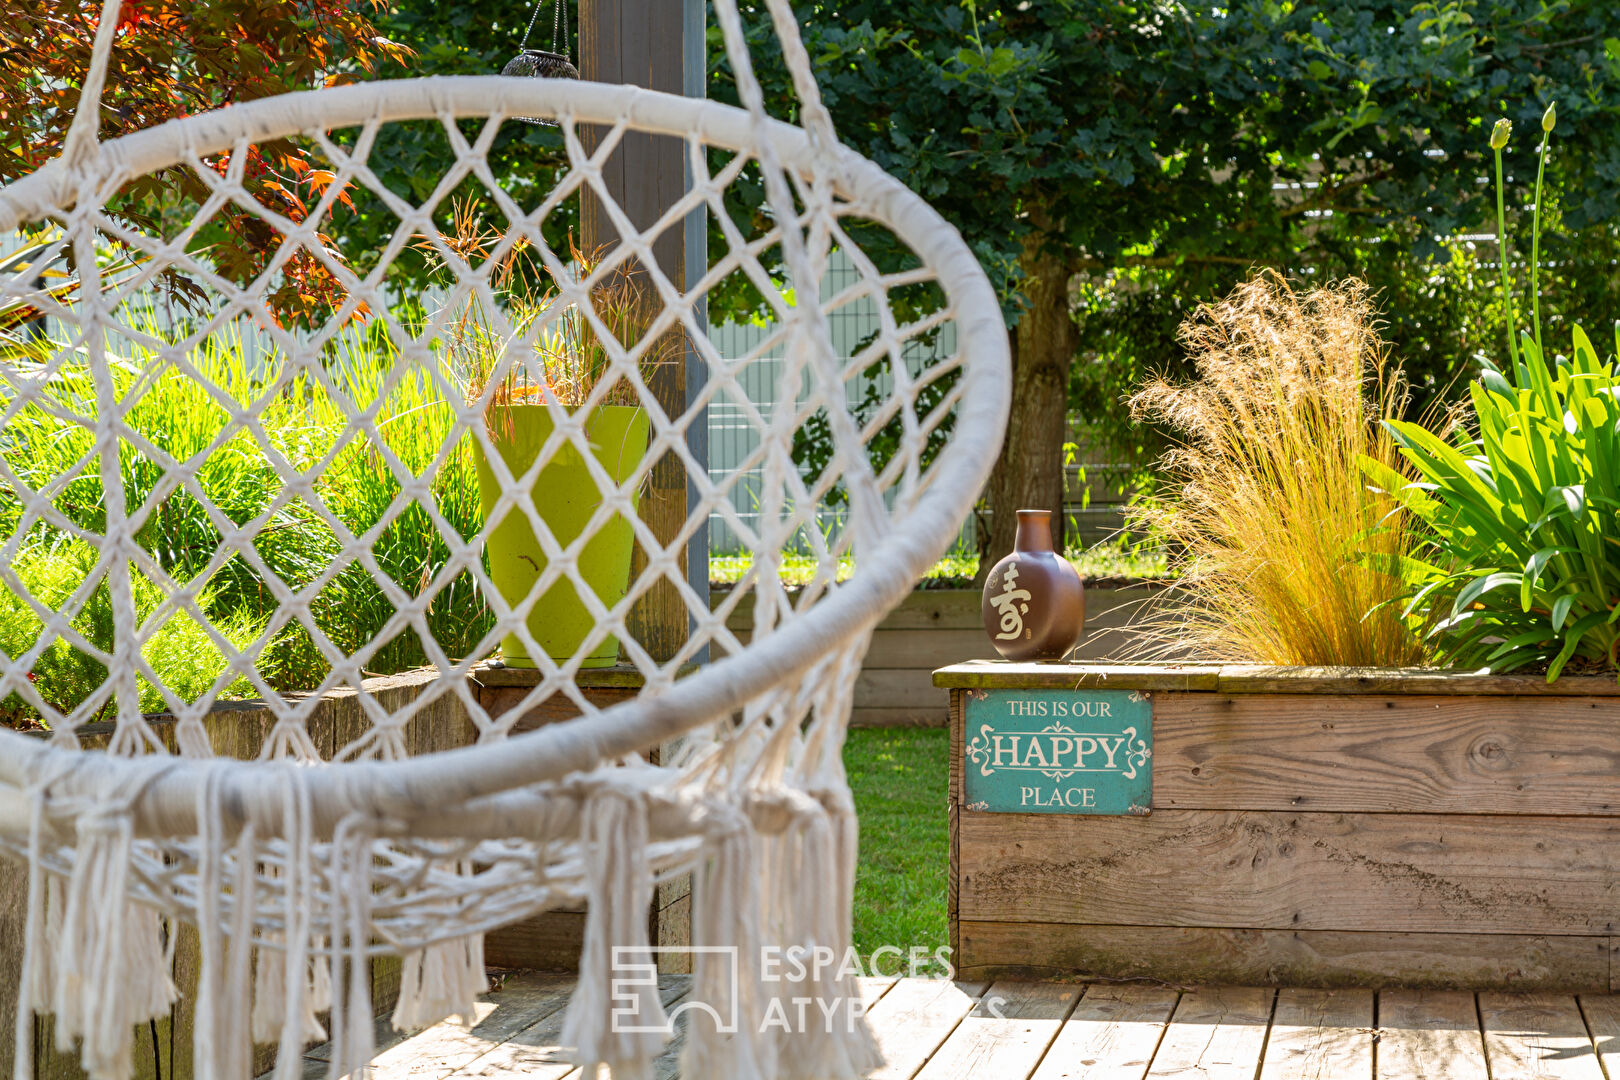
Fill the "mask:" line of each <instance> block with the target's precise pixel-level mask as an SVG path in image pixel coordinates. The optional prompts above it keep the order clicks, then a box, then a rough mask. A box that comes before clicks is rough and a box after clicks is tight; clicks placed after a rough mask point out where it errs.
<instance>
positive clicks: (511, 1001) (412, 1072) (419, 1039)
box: [306, 975, 574, 1080]
mask: <svg viewBox="0 0 1620 1080" xmlns="http://www.w3.org/2000/svg"><path fill="white" fill-rule="evenodd" d="M573 988H574V979H573V978H572V977H571V976H561V975H520V976H513V977H512V978H510V979H508V980H507V982H506V985H505V987H504V988H503V989H502V990H501V991H500V992H499V993H490V994H484V995H482V996H481V997H480V998H479V1000H478V1016H477V1021H478V1022H477V1023H476V1024H474V1025H473V1027H472V1028H470V1029H467V1028H462V1027H460V1026H459V1025H457V1024H454V1023H440V1024H435V1025H433V1026H432V1027H430V1028H427V1029H426V1030H424V1031H421V1032H418V1033H417V1034H415V1035H413V1036H411V1037H410V1038H407V1039H405V1040H403V1041H402V1042H400V1043H399V1044H398V1045H396V1046H393V1047H391V1048H389V1049H386V1050H384V1051H382V1052H381V1053H379V1054H378V1055H377V1056H376V1057H375V1058H374V1059H372V1061H373V1068H374V1070H375V1075H376V1076H377V1077H378V1078H379V1080H382V1078H384V1077H389V1078H393V1077H401V1078H403V1077H410V1078H411V1080H440V1078H442V1077H447V1076H449V1075H450V1074H451V1073H453V1072H455V1071H456V1070H457V1069H460V1068H462V1067H463V1066H465V1065H468V1064H470V1063H471V1062H473V1061H476V1060H477V1059H478V1058H479V1057H481V1056H483V1055H484V1054H487V1053H489V1052H490V1051H492V1050H493V1049H494V1048H495V1047H498V1046H500V1045H501V1044H502V1043H504V1042H506V1041H507V1040H508V1039H511V1038H512V1037H513V1036H515V1035H517V1034H518V1033H519V1032H521V1031H524V1030H526V1029H528V1028H531V1027H533V1026H534V1025H535V1024H538V1023H541V1022H543V1021H544V1020H546V1019H547V1018H548V1017H550V1016H552V1015H553V1014H555V1013H557V1012H559V1011H560V1010H562V1009H563V1008H564V1007H565V1006H566V1005H567V1004H568V995H569V994H570V993H572V992H573ZM320 1049H325V1048H324V1047H323V1048H320ZM306 1056H307V1057H313V1058H322V1057H323V1055H322V1054H321V1052H320V1050H317V1051H315V1052H312V1053H310V1054H308V1055H306Z"/></svg>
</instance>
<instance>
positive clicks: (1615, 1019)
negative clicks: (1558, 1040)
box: [1580, 994, 1620, 1080]
mask: <svg viewBox="0 0 1620 1080" xmlns="http://www.w3.org/2000/svg"><path fill="white" fill-rule="evenodd" d="M1580 1006H1581V1014H1582V1015H1583V1016H1584V1017H1585V1018H1586V1030H1587V1031H1588V1032H1589V1033H1590V1034H1591V1036H1592V1044H1593V1045H1594V1046H1595V1047H1596V1048H1597V1053H1598V1061H1599V1062H1600V1063H1601V1064H1602V1065H1603V1072H1604V1075H1606V1076H1608V1077H1609V1080H1615V1078H1616V1077H1620V994H1582V995H1581V997H1580Z"/></svg>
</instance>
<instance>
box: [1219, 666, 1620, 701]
mask: <svg viewBox="0 0 1620 1080" xmlns="http://www.w3.org/2000/svg"><path fill="white" fill-rule="evenodd" d="M1216 689H1218V690H1219V691H1220V692H1221V693H1223V694H1391V693H1397V694H1529V695H1535V696H1537V697H1548V696H1553V697H1556V696H1559V695H1571V696H1579V697H1584V696H1597V697H1620V683H1616V682H1615V680H1614V679H1612V678H1609V677H1607V676H1603V675H1571V676H1566V677H1565V678H1561V679H1559V680H1558V681H1557V682H1554V683H1548V682H1547V680H1546V679H1545V678H1543V677H1541V676H1539V675H1479V674H1475V673H1474V672H1471V671H1436V670H1433V669H1431V668H1352V667H1270V666H1267V665H1264V664H1228V665H1226V666H1224V667H1222V668H1221V673H1220V678H1219V680H1218V682H1217V684H1216Z"/></svg>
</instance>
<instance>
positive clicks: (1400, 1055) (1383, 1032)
mask: <svg viewBox="0 0 1620 1080" xmlns="http://www.w3.org/2000/svg"><path fill="white" fill-rule="evenodd" d="M1486 1076H1487V1074H1486V1071H1485V1041H1484V1037H1483V1036H1482V1035H1481V1033H1480V1030H1479V1010H1478V1007H1477V1006H1476V1004H1475V1002H1474V995H1473V994H1470V993H1467V992H1464V991H1457V990H1384V991H1381V992H1380V993H1379V995H1378V1078H1379V1080H1486Z"/></svg>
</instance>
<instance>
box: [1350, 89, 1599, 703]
mask: <svg viewBox="0 0 1620 1080" xmlns="http://www.w3.org/2000/svg"><path fill="white" fill-rule="evenodd" d="M1554 122H1555V115H1554V111H1553V108H1552V107H1551V106H1549V107H1548V109H1547V112H1546V114H1545V115H1544V116H1543V118H1542V125H1541V126H1542V139H1541V151H1540V163H1539V164H1540V165H1541V167H1542V168H1543V169H1544V167H1545V163H1546V157H1547V147H1548V143H1549V140H1550V137H1551V134H1552V130H1553V126H1554ZM1508 136H1509V127H1508V122H1507V121H1506V120H1502V121H1499V122H1498V123H1497V125H1496V128H1495V129H1494V130H1493V131H1492V134H1491V149H1492V150H1493V151H1495V154H1496V183H1497V206H1498V214H1497V217H1498V240H1499V243H1500V246H1501V251H1502V253H1503V258H1502V290H1503V296H1504V300H1505V302H1506V308H1507V314H1508V320H1507V322H1508V332H1507V361H1508V363H1507V364H1506V365H1505V366H1502V367H1498V366H1497V365H1494V364H1492V363H1490V362H1489V361H1487V362H1485V363H1484V365H1483V370H1482V371H1481V373H1480V376H1479V378H1478V379H1476V380H1475V381H1474V382H1473V384H1472V385H1471V386H1470V387H1469V396H1470V402H1471V404H1472V406H1473V410H1472V411H1473V417H1472V420H1473V422H1472V423H1470V424H1468V425H1467V426H1466V427H1464V428H1462V429H1460V430H1458V431H1456V432H1455V433H1452V434H1451V435H1450V436H1449V437H1448V436H1447V435H1444V434H1436V433H1434V432H1431V431H1428V430H1426V429H1424V428H1423V427H1422V426H1421V425H1418V424H1410V423H1402V422H1399V421H1396V420H1391V421H1390V422H1389V425H1388V426H1389V428H1390V431H1391V433H1392V434H1393V436H1394V437H1395V439H1396V440H1397V441H1398V442H1399V444H1400V447H1401V451H1402V453H1403V454H1404V455H1405V456H1406V458H1407V460H1408V461H1409V462H1410V463H1411V465H1412V466H1413V468H1415V469H1416V471H1417V473H1418V476H1419V479H1418V482H1415V483H1410V482H1409V483H1404V484H1402V483H1396V482H1394V481H1395V479H1396V478H1392V477H1390V476H1389V475H1388V474H1387V472H1386V471H1385V469H1384V467H1383V465H1382V464H1381V463H1369V464H1368V465H1367V472H1368V474H1369V476H1371V477H1372V478H1373V479H1374V480H1375V481H1376V482H1380V483H1382V484H1383V485H1384V486H1385V487H1387V488H1388V489H1390V490H1393V491H1396V492H1397V493H1398V494H1399V496H1400V498H1401V499H1402V501H1403V502H1404V504H1405V506H1406V507H1407V509H1409V510H1410V512H1411V516H1412V517H1414V518H1416V519H1417V520H1418V521H1420V522H1421V523H1422V525H1421V527H1422V529H1423V534H1422V535H1423V539H1424V541H1425V545H1424V549H1423V551H1422V552H1421V554H1422V556H1423V557H1422V558H1421V559H1415V560H1413V561H1412V563H1411V566H1412V568H1413V575H1412V576H1413V582H1414V591H1413V594H1412V596H1411V598H1410V599H1409V601H1408V602H1407V604H1406V610H1407V611H1409V612H1410V613H1411V614H1413V615H1414V616H1417V617H1420V618H1422V619H1424V620H1426V621H1428V622H1429V623H1430V625H1431V626H1432V629H1431V631H1430V636H1431V638H1432V640H1433V642H1434V645H1435V647H1436V648H1437V649H1438V651H1439V655H1440V658H1441V659H1442V660H1443V661H1445V662H1446V663H1449V664H1455V665H1462V666H1468V667H1483V668H1486V669H1488V670H1491V671H1511V670H1515V669H1522V668H1527V667H1529V668H1537V667H1541V666H1545V668H1546V673H1547V681H1548V682H1552V681H1553V680H1554V679H1556V678H1557V677H1558V676H1559V674H1561V673H1562V672H1564V671H1565V670H1566V668H1567V667H1568V666H1569V665H1570V664H1572V663H1578V664H1579V665H1580V666H1581V667H1583V668H1586V669H1587V670H1592V669H1597V670H1606V671H1611V672H1612V671H1617V670H1620V362H1617V360H1616V358H1615V357H1613V356H1611V358H1610V359H1607V360H1604V359H1602V358H1601V357H1600V356H1599V354H1598V351H1597V349H1596V348H1595V347H1594V346H1593V344H1592V342H1591V340H1590V339H1589V338H1588V337H1587V336H1586V334H1585V333H1584V332H1583V331H1582V330H1581V329H1580V327H1575V328H1574V331H1573V334H1572V342H1571V346H1572V348H1571V355H1569V356H1565V355H1563V354H1558V355H1555V356H1551V357H1549V356H1548V355H1547V353H1546V352H1545V351H1544V350H1543V347H1542V339H1541V319H1540V300H1539V297H1537V299H1536V300H1535V301H1534V307H1533V309H1532V311H1533V315H1532V320H1531V321H1532V328H1531V330H1529V331H1525V332H1524V333H1523V334H1522V337H1521V338H1520V339H1519V340H1517V341H1516V340H1515V338H1514V329H1515V322H1514V312H1513V292H1512V282H1511V271H1510V269H1509V260H1508V257H1507V237H1506V227H1505V224H1504V223H1503V219H1504V218H1505V216H1506V215H1505V207H1503V205H1502V150H1503V148H1504V147H1505V146H1506V144H1507V141H1508ZM1541 182H1542V174H1541V170H1540V169H1538V172H1537V178H1536V210H1535V215H1534V219H1533V224H1532V235H1533V237H1534V239H1533V241H1532V247H1531V251H1532V255H1531V264H1530V276H1531V295H1532V296H1537V288H1536V286H1537V281H1536V276H1537V275H1536V263H1537V260H1538V258H1539V254H1540V232H1541V207H1542V199H1541ZM1615 347H1616V354H1620V328H1617V336H1616V342H1615Z"/></svg>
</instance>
